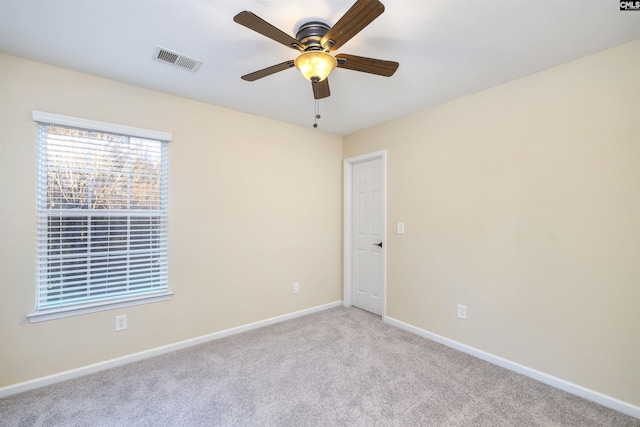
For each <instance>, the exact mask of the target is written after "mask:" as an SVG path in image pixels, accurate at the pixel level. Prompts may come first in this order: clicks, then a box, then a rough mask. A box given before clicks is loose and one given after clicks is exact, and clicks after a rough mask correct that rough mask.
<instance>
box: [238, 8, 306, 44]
mask: <svg viewBox="0 0 640 427" xmlns="http://www.w3.org/2000/svg"><path fill="white" fill-rule="evenodd" d="M233 20H234V21H235V22H237V23H238V24H240V25H244V26H245V27H247V28H249V29H250V30H253V31H255V32H256V33H260V34H262V35H263V36H265V37H269V38H270V39H271V40H275V41H277V42H278V43H282V44H283V45H285V46H287V47H290V48H292V49H297V50H303V49H304V47H303V46H301V45H300V42H299V41H298V40H296V39H294V38H293V37H291V36H290V35H289V34H287V33H285V32H284V31H282V30H279V29H278V28H276V27H274V26H273V25H271V24H269V23H268V22H267V21H265V20H264V19H262V18H260V17H259V16H257V15H254V14H253V13H251V12H248V11H246V10H245V11H244V12H240V13H238V14H237V15H236V16H234V17H233Z"/></svg>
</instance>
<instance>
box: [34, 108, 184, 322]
mask: <svg viewBox="0 0 640 427" xmlns="http://www.w3.org/2000/svg"><path fill="white" fill-rule="evenodd" d="M32 118H33V120H34V121H35V122H38V123H42V124H54V125H61V126H67V127H73V128H79V129H85V130H91V131H98V132H107V133H113V134H119V135H126V136H129V137H137V138H147V139H153V140H159V141H162V142H166V143H168V142H169V141H171V140H172V139H173V136H172V134H171V133H168V132H162V131H156V130H148V129H142V128H136V127H131V126H125V125H118V124H112V123H106V122H100V121H95V120H87V119H82V118H77V117H71V116H64V115H60V114H53V113H46V112H41V111H33V114H32ZM40 167H41V166H40V165H38V168H40ZM40 179H41V178H40V177H38V180H40ZM39 185H40V183H39ZM166 209H167V207H166V206H165V215H166V213H167V212H166ZM40 261H42V260H40ZM38 280H39V279H38V277H36V311H35V312H34V313H31V314H28V315H27V318H28V319H29V322H30V323H35V322H42V321H46V320H52V319H57V318H62V317H69V316H76V315H80V314H86V313H93V312H97V311H104V310H112V309H117V308H122V307H129V306H133V305H139V304H147V303H153V302H159V301H167V300H169V299H171V297H172V296H173V293H172V292H170V291H169V290H168V285H167V288H166V289H161V290H159V291H157V292H153V291H149V292H145V293H137V294H131V295H122V296H121V297H115V298H114V297H108V296H107V297H105V298H104V299H96V300H92V301H87V302H84V303H77V304H68V305H61V306H59V307H51V308H45V309H42V308H39V307H38V300H39V292H40V291H41V289H40V284H39V283H38ZM167 283H168V277H167Z"/></svg>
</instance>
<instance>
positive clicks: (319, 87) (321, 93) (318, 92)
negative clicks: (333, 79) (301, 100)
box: [311, 79, 331, 99]
mask: <svg viewBox="0 0 640 427" xmlns="http://www.w3.org/2000/svg"><path fill="white" fill-rule="evenodd" d="M311 89H313V98H314V99H322V98H327V97H328V96H330V95H331V91H330V90H329V79H324V80H323V81H321V82H317V83H314V82H311Z"/></svg>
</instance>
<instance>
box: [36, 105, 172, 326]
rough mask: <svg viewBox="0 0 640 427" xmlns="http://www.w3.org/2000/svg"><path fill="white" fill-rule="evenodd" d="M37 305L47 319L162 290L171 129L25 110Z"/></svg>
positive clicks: (164, 293) (147, 297)
mask: <svg viewBox="0 0 640 427" xmlns="http://www.w3.org/2000/svg"><path fill="white" fill-rule="evenodd" d="M34 120H35V121H36V122H38V138H37V139H38V141H37V143H38V150H37V151H38V163H37V170H38V176H37V192H36V193H37V202H36V211H37V243H36V251H37V252H36V282H37V283H36V313H34V314H31V315H29V319H30V321H32V322H33V321H40V320H47V319H49V318H56V317H64V316H69V315H75V314H81V313H84V312H91V311H96V310H101V309H110V308H116V307H118V306H124V305H132V304H139V303H145V302H153V301H157V300H164V299H168V298H170V296H171V294H170V293H169V292H168V270H167V207H168V206H167V193H168V165H167V160H168V159H167V157H168V141H169V140H170V139H171V135H170V134H166V133H164V132H155V131H147V130H144V129H138V128H129V127H124V126H118V125H111V124H108V123H102V122H94V121H88V120H83V119H75V118H72V117H66V116H59V115H54V114H49V113H41V112H36V111H34Z"/></svg>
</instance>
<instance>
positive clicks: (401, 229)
mask: <svg viewBox="0 0 640 427" xmlns="http://www.w3.org/2000/svg"><path fill="white" fill-rule="evenodd" d="M397 230H398V234H404V222H399V223H398V228H397Z"/></svg>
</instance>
